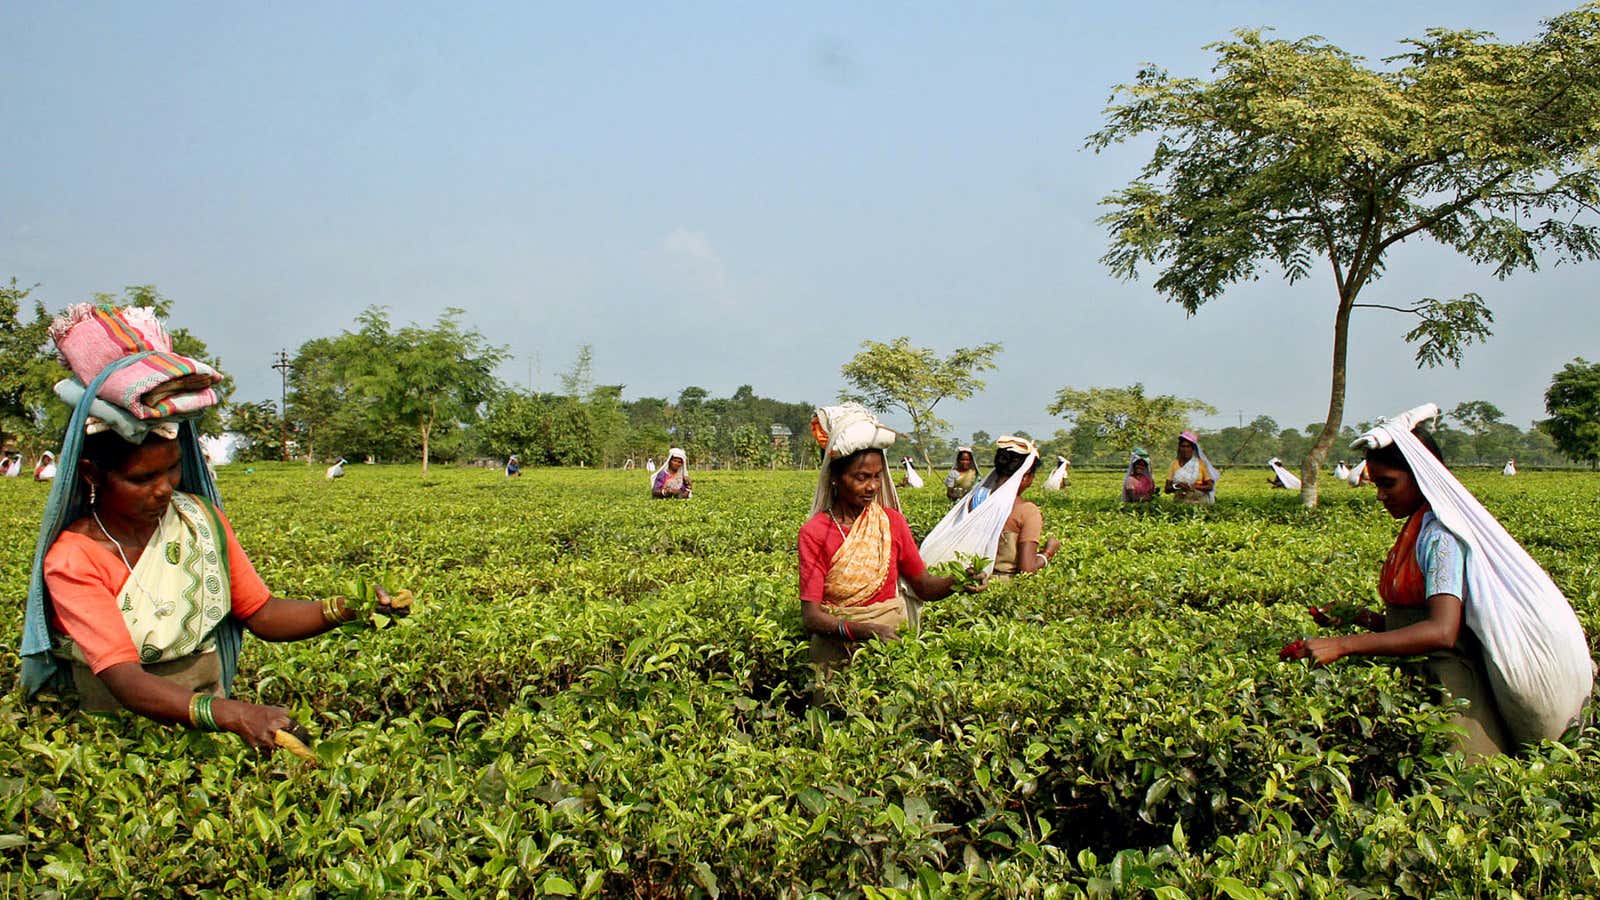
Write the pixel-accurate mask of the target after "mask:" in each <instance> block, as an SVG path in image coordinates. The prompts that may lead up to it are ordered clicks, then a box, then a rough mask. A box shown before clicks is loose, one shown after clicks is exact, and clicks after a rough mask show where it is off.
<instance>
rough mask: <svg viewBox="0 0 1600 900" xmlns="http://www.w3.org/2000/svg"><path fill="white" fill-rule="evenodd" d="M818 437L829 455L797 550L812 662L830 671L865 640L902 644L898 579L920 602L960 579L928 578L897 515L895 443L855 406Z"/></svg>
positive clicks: (825, 424) (828, 421)
mask: <svg viewBox="0 0 1600 900" xmlns="http://www.w3.org/2000/svg"><path fill="white" fill-rule="evenodd" d="M811 433H812V436H813V437H815V438H816V440H817V443H818V444H820V445H822V447H823V453H822V467H821V469H820V471H819V472H818V475H817V489H816V493H815V494H814V495H813V496H812V500H811V517H810V519H808V520H807V521H806V523H805V525H804V526H802V527H801V528H800V536H799V542H798V543H799V553H800V601H801V603H800V621H801V623H802V624H803V625H804V627H805V630H806V633H807V634H809V635H810V636H811V660H812V662H814V663H817V664H818V665H819V666H822V667H823V668H824V669H826V668H828V667H831V666H834V665H837V664H839V663H842V662H844V661H846V660H848V659H849V658H850V655H851V654H852V653H853V652H854V650H855V648H856V647H858V646H859V645H860V643H861V642H863V641H871V640H882V641H892V640H895V639H896V638H897V637H898V634H899V628H900V626H901V625H902V624H903V623H905V621H906V617H907V614H906V599H907V598H906V597H905V596H904V595H903V594H902V593H901V591H900V586H899V585H900V579H902V578H904V579H905V580H906V582H907V583H908V584H910V586H911V588H912V589H913V590H914V591H915V592H916V595H917V596H918V597H920V598H922V599H923V600H937V599H940V598H943V597H947V596H949V595H950V592H951V591H952V590H953V589H954V586H955V581H954V580H953V579H950V578H939V577H937V576H933V575H930V574H928V570H927V566H925V565H923V562H922V556H921V554H920V553H918V551H917V542H916V540H915V539H914V538H913V537H912V536H911V528H910V527H909V526H907V525H906V520H905V517H904V516H902V515H901V514H900V498H899V495H898V494H896V493H895V489H894V479H893V476H892V475H891V474H890V468H889V460H888V459H887V458H886V457H885V456H884V453H883V451H884V448H886V447H889V446H890V445H892V444H893V443H894V441H895V438H896V437H897V435H896V434H895V433H894V432H893V431H891V430H889V429H888V428H885V427H883V425H882V424H881V423H880V422H879V421H878V420H877V418H876V417H874V416H873V415H872V413H870V412H868V411H867V410H866V408H865V407H862V406H861V405H859V404H856V403H846V404H843V405H840V406H827V407H822V408H821V409H818V410H817V412H816V415H815V417H814V418H813V419H812V420H811Z"/></svg>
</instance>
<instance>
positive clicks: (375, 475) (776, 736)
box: [0, 398, 1600, 897]
mask: <svg viewBox="0 0 1600 900" xmlns="http://www.w3.org/2000/svg"><path fill="white" fill-rule="evenodd" d="M566 399H568V400H570V399H571V398H566ZM254 468H255V472H254V473H253V474H251V473H246V472H245V471H244V470H243V469H241V468H240V467H238V466H226V467H223V468H222V471H221V478H222V483H221V487H222V493H223V497H224V499H225V501H226V502H227V504H228V505H227V510H228V513H229V515H230V516H231V517H232V519H233V521H234V523H235V525H236V527H237V529H238V532H239V536H240V540H241V542H242V543H243V544H244V546H245V547H246V549H247V550H248V551H249V552H250V554H251V557H252V560H253V561H254V562H255V564H256V566H257V568H258V569H259V570H260V571H261V573H262V575H263V576H264V577H265V579H266V580H267V582H268V584H269V585H271V586H273V588H274V589H275V591H276V592H277V593H280V594H283V595H286V596H298V597H322V596H326V595H327V594H330V593H338V592H342V591H345V590H347V586H348V585H349V584H350V583H351V582H352V581H354V580H357V579H358V578H360V577H362V576H365V577H366V578H367V579H368V580H369V581H370V580H371V579H373V578H376V577H378V576H380V575H382V576H384V577H385V578H386V580H389V581H391V582H393V583H403V584H407V585H409V586H411V587H413V588H414V589H415V590H416V592H417V595H418V597H419V598H420V599H419V600H418V601H417V602H418V605H417V607H416V611H415V612H414V614H413V615H412V616H411V617H410V618H409V619H406V620H402V621H399V622H397V623H395V624H393V625H392V626H391V627H389V628H387V629H384V630H382V631H371V630H367V631H358V632H354V633H348V632H337V633H333V634H329V635H325V636H323V637H321V638H317V639H314V640H311V641H305V642H299V643H294V644H268V643H264V642H260V641H256V640H254V639H249V638H247V643H246V645H245V648H244V652H243V655H242V668H241V672H240V676H239V681H238V683H237V687H238V688H239V689H240V690H241V691H242V692H243V694H244V696H245V697H246V698H247V699H253V700H258V701H262V702H269V703H276V704H281V705H283V706H285V707H287V708H288V709H290V711H291V712H292V713H293V714H294V715H295V716H296V717H297V718H298V719H300V720H302V721H305V722H307V723H308V724H309V725H310V727H311V730H312V731H313V732H314V733H315V735H316V740H315V741H314V748H315V750H316V751H317V752H318V754H319V756H320V757H321V758H322V759H323V760H324V764H323V765H322V766H321V767H319V768H314V769H313V768H307V767H304V766H302V765H301V764H299V763H298V762H297V761H295V760H293V759H292V758H288V757H286V756H285V755H284V754H277V755H275V756H273V757H271V758H262V757H260V756H259V755H258V754H255V753H253V752H251V751H249V750H247V749H246V748H245V747H244V746H243V745H242V744H241V743H240V742H239V741H238V740H237V739H235V738H233V737H231V736H228V735H209V734H198V733H189V732H182V731H175V730H174V729H172V728H169V727H166V726H161V725H157V724H154V723H151V722H147V721H144V720H141V719H135V718H132V717H129V716H81V715H76V714H73V713H71V712H69V711H68V710H67V708H66V707H65V706H64V705H63V704H62V703H60V702H56V701H49V700H47V701H44V702H39V703H32V704H23V703H22V702H21V701H20V699H19V697H18V695H17V694H16V693H15V692H13V693H10V694H7V695H5V696H4V697H0V772H3V773H4V774H3V775H0V893H4V894H6V895H7V896H10V895H20V896H34V895H47V894H52V893H53V894H58V895H70V896H127V895H145V894H166V893H174V892H183V893H192V894H197V895H198V894H204V893H207V892H209V893H213V894H216V895H231V896H246V895H248V896H293V897H313V896H327V895H361V896H378V895H387V894H398V895H411V896H427V895H438V896H450V897H462V896H485V895H490V894H495V895H498V894H501V893H504V894H505V895H508V896H536V895H556V896H562V895H571V896H592V897H599V896H670V897H691V896H704V897H709V896H711V895H712V892H713V891H715V892H716V893H717V894H720V895H723V896H730V897H731V896H752V897H755V896H760V897H770V896H807V895H810V894H812V893H813V892H815V893H817V894H820V895H827V896H841V897H859V896H893V897H932V896H971V895H978V896H996V897H1011V896H1061V897H1079V896H1085V895H1088V896H1095V897H1110V896H1144V895H1149V896H1164V897H1179V896H1190V897H1222V896H1230V897H1253V896H1258V893H1257V892H1259V895H1264V896H1285V897H1294V896H1309V897H1352V896H1490V895H1505V894H1509V893H1510V892H1511V891H1513V890H1515V891H1518V892H1520V893H1521V894H1522V895H1523V896H1595V895H1596V894H1597V893H1600V853H1597V851H1596V849H1595V848H1596V846H1597V845H1600V840H1597V839H1600V743H1597V741H1600V731H1597V730H1596V729H1595V727H1594V726H1593V725H1592V724H1591V725H1587V726H1586V727H1585V728H1584V729H1583V730H1582V731H1581V733H1579V734H1578V735H1577V737H1576V738H1574V739H1573V740H1572V741H1571V742H1570V743H1569V744H1568V745H1565V746H1563V745H1557V744H1547V745H1543V746H1541V747H1539V748H1537V749H1535V750H1533V751H1531V752H1529V753H1528V754H1527V755H1525V756H1524V757H1521V758H1517V759H1507V760H1499V761H1495V762H1493V763H1491V764H1489V765H1487V766H1480V767H1465V766H1463V765H1462V764H1461V763H1460V761H1459V760H1457V759H1455V758H1453V757H1451V756H1449V755H1447V754H1445V753H1443V752H1442V747H1443V746H1444V744H1445V742H1446V741H1447V739H1448V735H1447V734H1446V732H1445V731H1444V730H1443V729H1444V727H1445V721H1446V719H1447V717H1448V715H1449V709H1448V708H1446V707H1440V706H1436V705H1434V704H1433V703H1432V702H1431V700H1430V697H1429V695H1428V693H1427V691H1426V690H1425V689H1424V688H1423V687H1422V686H1421V685H1420V684H1419V683H1417V682H1415V681H1413V680H1412V679H1411V678H1410V677H1409V676H1408V675H1406V674H1405V671H1404V669H1403V668H1401V667H1398V666H1395V665H1392V664H1389V663H1386V662H1376V663H1370V664H1368V663H1361V662H1358V661H1352V660H1346V661H1341V662H1340V663H1339V664H1336V665H1334V666H1332V667H1330V668H1327V669H1321V670H1314V669H1310V668H1307V667H1305V666H1303V665H1287V664H1281V663H1279V662H1278V661H1277V659H1276V651H1277V648H1278V647H1279V646H1281V645H1282V644H1283V643H1285V642H1286V641H1287V640H1289V639H1291V638H1294V637H1297V636H1301V635H1305V634H1309V633H1317V630H1316V628H1315V626H1313V625H1311V624H1310V623H1309V622H1308V620H1307V618H1306V616H1305V613H1304V609H1305V607H1306V606H1308V605H1311V604H1318V605H1320V604H1324V603H1326V602H1328V601H1331V600H1339V599H1344V600H1348V601H1352V602H1359V603H1361V604H1363V605H1366V606H1368V607H1369V608H1370V607H1371V606H1373V605H1375V603H1376V600H1375V598H1374V596H1373V584H1374V581H1375V573H1376V572H1377V570H1378V568H1379V566H1380V565H1381V563H1382V560H1383V557H1384V554H1385V552H1386V551H1387V549H1388V546H1389V544H1390V542H1391V541H1392V539H1393V535H1394V531H1395V527H1396V526H1395V524H1394V523H1393V522H1392V521H1391V520H1389V519H1388V518H1387V516H1386V515H1385V514H1384V513H1383V512H1382V510H1381V509H1379V508H1378V507H1377V505H1376V504H1375V503H1374V502H1373V500H1372V498H1371V494H1370V491H1356V490H1351V489H1345V488H1340V489H1338V490H1337V491H1330V492H1329V495H1328V496H1327V497H1326V498H1325V502H1324V503H1323V505H1322V508H1321V509H1319V510H1318V511H1317V513H1316V514H1315V515H1310V516H1308V515H1306V514H1304V513H1303V512H1302V511H1300V510H1299V509H1297V508H1296V504H1295V503H1294V501H1293V500H1292V499H1291V498H1287V497H1284V496H1282V495H1281V493H1280V494H1279V495H1276V496H1275V495H1273V494H1272V493H1271V492H1270V491H1268V490H1267V489H1266V487H1265V485H1264V484H1262V483H1261V482H1262V481H1264V478H1240V479H1236V480H1232V481H1231V483H1232V484H1233V487H1231V488H1229V489H1228V490H1227V493H1226V496H1225V498H1224V502H1223V503H1222V504H1219V505H1218V506H1216V507H1213V508H1210V509H1206V510H1196V509H1192V508H1180V507H1178V506H1176V505H1175V504H1169V503H1164V502H1163V503H1158V504H1157V505H1155V506H1153V507H1145V508H1139V509H1126V510H1125V509H1121V508H1120V504H1118V503H1117V502H1116V500H1115V497H1116V495H1117V491H1118V483H1119V481H1120V476H1119V475H1116V474H1108V473H1080V474H1079V475H1078V476H1075V477H1074V479H1073V486H1072V488H1071V489H1070V490H1069V491H1067V492H1065V493H1062V494H1055V493H1048V494H1042V495H1039V496H1037V497H1034V498H1033V499H1034V500H1035V501H1036V502H1038V503H1039V504H1040V507H1041V509H1042V511H1043V513H1044V515H1045V517H1046V519H1047V520H1048V521H1049V522H1050V523H1051V528H1052V531H1055V532H1056V533H1059V534H1060V535H1061V536H1062V538H1063V541H1064V546H1063V548H1062V551H1061V553H1060V554H1058V555H1057V556H1056V557H1055V561H1054V562H1053V563H1052V564H1051V566H1050V567H1048V568H1047V569H1045V570H1044V571H1042V572H1040V573H1036V574H1033V575H1030V576H1028V577H1026V578H1017V579H1013V580H1012V581H1011V582H1009V583H1006V584H998V583H997V584H994V585H991V586H990V587H989V589H988V590H987V591H984V592H983V593H980V594H976V595H970V596H968V595H960V596H953V597H951V598H949V599H947V600H943V601H940V602H938V603H934V604H930V605H928V606H927V607H926V608H925V609H924V610H923V629H922V632H921V634H920V635H907V636H906V638H905V639H903V640H901V641H900V642H898V643H895V644H873V645H868V646H866V647H864V648H863V650H862V651H861V653H860V654H858V656H857V657H856V659H855V662H854V663H853V665H852V666H851V667H850V668H849V669H848V670H846V671H845V672H843V673H841V674H840V675H839V676H838V677H837V678H835V679H833V680H831V681H830V682H828V683H827V684H826V685H824V686H823V694H824V697H825V699H826V702H825V703H824V704H822V705H819V706H812V705H811V704H810V703H809V702H808V698H809V696H810V694H811V688H812V675H811V670H810V667H809V665H808V663H807V657H806V649H805V642H804V640H803V639H802V638H801V637H800V624H799V619H800V616H799V610H798V605H799V604H798V602H797V600H796V599H795V598H796V590H797V587H796V572H795V556H794V535H795V532H796V530H797V529H798V527H799V525H800V524H801V522H802V520H803V519H804V515H805V508H806V498H807V497H809V493H810V487H811V482H812V476H811V474H810V473H787V472H779V473H765V472H761V473H750V472H702V473H699V474H698V476H697V479H696V481H697V488H698V490H697V491H696V499H695V501H694V502H693V503H685V504H664V503H656V502H653V501H651V500H649V499H648V497H647V496H646V492H645V491H644V488H643V484H642V480H641V479H639V478H637V477H636V475H635V473H631V472H628V473H616V472H596V471H593V470H590V471H583V472H579V471H576V470H566V471H555V470H540V469H531V470H529V471H528V472H527V474H526V475H525V476H524V477H523V478H520V479H506V478H504V477H501V476H500V475H499V474H498V473H497V472H494V471H485V470H477V469H443V470H440V471H439V472H438V473H437V474H436V475H435V477H434V478H433V479H431V480H430V481H429V482H423V483H418V482H417V481H416V479H415V478H414V477H412V476H410V475H408V473H407V471H406V470H404V469H401V468H393V467H386V466H372V467H368V466H358V467H353V468H352V470H351V471H350V472H349V474H347V475H346V477H345V478H343V479H340V480H339V481H337V482H331V483H330V482H324V481H322V480H321V478H320V473H319V472H316V471H314V470H307V469H306V468H305V467H304V466H300V465H283V464H280V463H270V462H269V463H262V464H256V465H255V466H254ZM1468 478H1469V479H1473V478H1474V476H1472V475H1470V474H1469V475H1468ZM1469 483H1470V484H1471V486H1472V487H1473V488H1474V490H1475V491H1477V492H1478V493H1479V495H1480V496H1481V497H1482V498H1483V499H1484V501H1485V502H1486V503H1487V504H1488V506H1489V508H1490V509H1491V510H1492V511H1494V513H1495V514H1496V515H1497V516H1499V517H1500V518H1501V521H1503V522H1504V523H1505V524H1506V525H1507V527H1508V528H1509V529H1510V530H1511V532H1512V534H1514V535H1515V536H1516V537H1517V538H1518V539H1520V540H1521V541H1523V542H1524V544H1525V545H1526V546H1527V547H1528V549H1529V550H1530V551H1531V552H1532V553H1533V555H1534V556H1535V558H1537V559H1538V560H1539V561H1540V562H1541V563H1543V564H1544V565H1545V566H1546V567H1547V568H1548V569H1549V570H1550V572H1551V574H1552V576H1553V577H1554V578H1555V579H1556V582H1557V583H1558V584H1560V585H1561V586H1562V587H1563V588H1564V589H1565V590H1566V592H1567V594H1568V596H1570V597H1572V598H1573V600H1574V602H1575V603H1576V604H1577V606H1578V609H1579V613H1580V617H1581V618H1582V620H1583V622H1584V624H1585V626H1586V628H1587V630H1588V633H1589V634H1591V635H1594V634H1597V633H1600V630H1597V629H1600V606H1597V603H1600V599H1597V598H1600V571H1597V570H1596V569H1595V567H1594V566H1593V565H1592V557H1593V547H1594V546H1595V544H1596V542H1597V541H1600V523H1597V522H1595V521H1593V517H1592V516H1588V515H1587V514H1586V513H1585V512H1584V511H1583V510H1582V509H1581V508H1580V506H1579V505H1577V504H1573V503H1572V502H1571V498H1572V496H1573V495H1574V494H1575V493H1578V492H1585V491H1589V490H1591V489H1592V484H1591V479H1590V476H1588V475H1587V474H1571V473H1567V474H1550V473H1532V474H1528V475H1524V476H1519V477H1518V478H1517V479H1501V478H1498V477H1497V476H1490V475H1482V476H1478V477H1476V480H1470V481H1469ZM45 493H46V489H45V486H43V485H36V484H33V483H31V482H28V481H26V480H21V481H17V482H14V481H11V480H5V481H4V482H0V527H5V528H7V529H8V531H9V533H13V534H23V533H28V532H30V531H31V529H32V528H33V527H34V526H35V525H36V523H37V521H38V517H39V515H40V510H41V508H42V506H43V503H44V497H45ZM925 493H926V492H924V494H925ZM924 499H928V498H927V497H926V496H922V497H913V496H909V495H908V497H907V502H908V509H907V515H908V517H909V519H910V522H911V525H912V528H913V529H914V530H915V531H917V532H919V533H920V532H925V531H926V529H927V528H929V527H930V526H931V525H932V524H933V523H934V522H935V521H937V520H938V518H939V516H940V515H941V514H942V513H943V504H942V503H934V502H929V503H926V504H924V503H920V502H919V501H920V500H924ZM30 544H31V542H29V541H11V542H7V544H6V545H4V546H3V547H0V591H3V592H5V593H7V594H8V595H10V596H20V595H21V593H22V591H23V589H24V586H25V580H26V571H27V564H28V559H29V555H30V554H31V546H29V545H30ZM1197 547H1200V548H1204V552H1202V553H1197V552H1195V550H1194V548H1197ZM20 616H21V611H20V605H18V604H12V605H9V606H7V607H6V608H5V611H4V612H0V627H3V628H4V629H7V630H9V632H10V633H12V634H15V633H16V630H17V628H18V626H19V623H20ZM16 664H17V663H16V656H15V654H14V653H12V654H9V655H5V656H0V678H4V679H8V680H10V681H11V682H12V683H15V678H16V669H15V667H16ZM173 886H177V887H173Z"/></svg>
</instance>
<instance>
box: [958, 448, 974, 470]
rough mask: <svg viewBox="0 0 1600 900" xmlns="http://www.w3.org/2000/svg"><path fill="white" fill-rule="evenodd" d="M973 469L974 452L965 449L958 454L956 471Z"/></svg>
mask: <svg viewBox="0 0 1600 900" xmlns="http://www.w3.org/2000/svg"><path fill="white" fill-rule="evenodd" d="M971 470H972V454H971V453H968V452H967V451H965V450H963V451H961V452H960V453H957V454H956V471H957V472H970V471H971Z"/></svg>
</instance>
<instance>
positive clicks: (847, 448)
mask: <svg viewBox="0 0 1600 900" xmlns="http://www.w3.org/2000/svg"><path fill="white" fill-rule="evenodd" d="M811 436H812V437H814V438H816V440H817V443H818V444H821V445H822V469H821V471H820V472H818V473H817V491H816V493H815V494H813V495H812V497H811V515H813V516H814V515H816V514H817V513H819V512H822V511H823V510H825V509H827V508H828V507H829V506H831V505H832V503H833V486H832V479H831V478H830V474H831V473H830V472H829V471H828V464H829V463H831V462H833V461H834V460H836V459H841V458H843V457H846V456H849V455H850V454H852V453H856V452H859V451H861V450H878V451H880V453H879V455H880V456H883V476H882V478H883V486H882V488H881V489H880V490H879V491H878V502H879V503H881V504H882V505H883V507H884V508H885V509H894V510H898V509H899V508H900V495H899V494H898V493H896V492H895V489H894V478H892V477H891V476H890V473H889V458H888V457H887V456H884V455H883V453H882V452H881V451H882V450H884V449H885V448H887V447H889V446H891V445H893V444H894V442H895V439H896V438H898V437H899V436H900V435H899V434H898V433H897V432H895V431H894V430H892V429H890V428H886V427H884V425H883V423H882V422H879V421H878V418H877V416H874V415H873V414H872V413H871V412H869V411H868V410H867V408H866V407H865V406H862V405H861V404H859V403H841V404H839V405H838V406H819V407H817V411H816V412H815V413H814V414H813V415H812V416H811Z"/></svg>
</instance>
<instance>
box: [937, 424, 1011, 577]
mask: <svg viewBox="0 0 1600 900" xmlns="http://www.w3.org/2000/svg"><path fill="white" fill-rule="evenodd" d="M1037 458H1038V455H1037V454H1034V453H1030V454H1028V457H1027V458H1026V459H1024V460H1023V461H1022V467H1021V468H1019V469H1017V471H1016V472H1015V473H1013V474H1012V476H1011V477H1010V478H1007V479H1006V483H1005V484H1003V485H1001V486H1000V487H999V488H998V489H996V490H994V491H992V492H991V493H990V494H989V496H988V497H987V498H985V499H984V501H983V502H982V503H981V504H979V505H978V508H977V509H975V510H969V509H967V502H968V501H969V500H971V499H972V498H971V497H963V498H961V499H960V500H957V501H956V505H955V506H952V507H950V511H949V512H947V513H945V515H944V518H943V519H940V520H939V524H938V525H935V526H934V527H933V530H932V531H930V532H928V536H927V537H925V538H923V539H922V546H921V548H919V549H920V550H921V551H922V561H923V562H924V563H927V564H928V565H929V566H936V565H938V564H940V563H945V562H949V561H950V560H952V559H955V558H956V554H958V553H965V554H967V555H969V556H984V557H987V558H988V559H989V565H988V567H987V568H985V570H984V571H985V572H993V571H994V553H995V550H996V549H997V548H998V547H999V546H1000V533H1001V532H1003V531H1005V530H1006V519H1008V518H1010V517H1011V504H1013V503H1015V502H1016V500H1017V492H1018V491H1019V490H1021V488H1022V477H1023V475H1024V474H1025V473H1026V472H1027V471H1028V470H1029V469H1030V468H1032V467H1033V461H1034V460H1035V459H1037ZM994 477H995V476H994V473H993V472H991V473H990V474H989V478H991V479H992V478H994Z"/></svg>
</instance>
